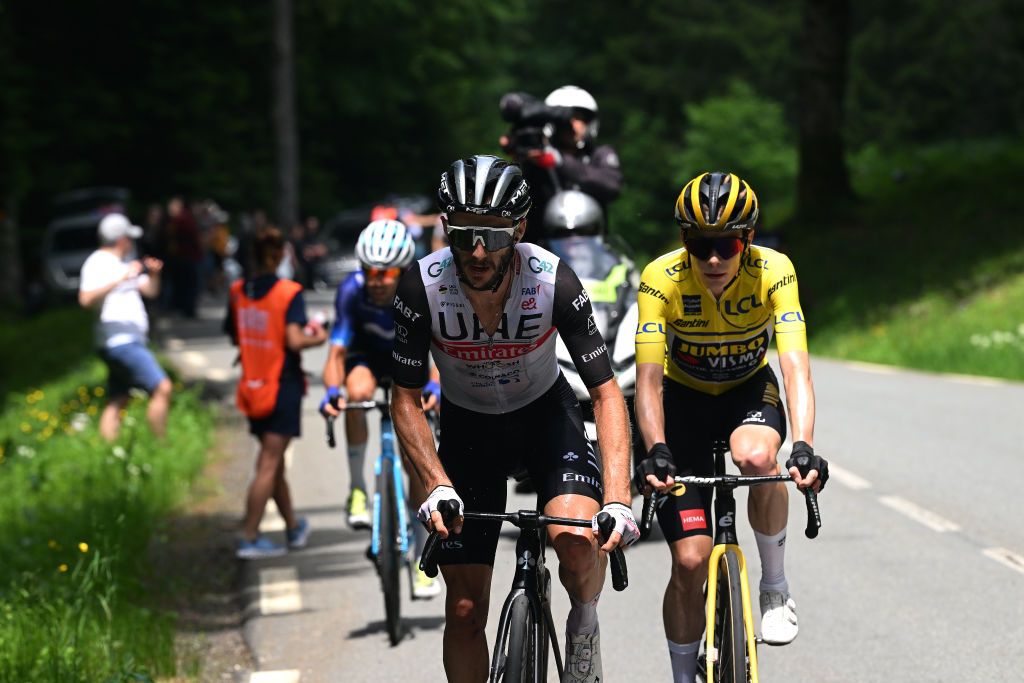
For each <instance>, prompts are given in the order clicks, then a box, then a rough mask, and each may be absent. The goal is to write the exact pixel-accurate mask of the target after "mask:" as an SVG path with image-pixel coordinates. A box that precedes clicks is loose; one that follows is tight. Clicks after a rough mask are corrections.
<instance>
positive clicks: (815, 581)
mask: <svg viewBox="0 0 1024 683" xmlns="http://www.w3.org/2000/svg"><path fill="white" fill-rule="evenodd" d="M328 304H329V302H328V301H327V299H326V298H323V297H322V296H317V295H313V296H312V297H310V303H309V306H310V308H311V309H312V308H314V307H316V308H320V307H323V306H326V305H328ZM217 313H218V312H217V311H215V310H213V309H206V310H205V311H204V315H205V316H207V317H212V316H215V315H217ZM213 328H214V326H213V325H212V324H207V325H206V326H205V327H203V326H202V324H192V326H191V327H190V328H186V327H175V328H174V329H171V330H169V331H168V332H167V336H169V337H171V340H170V342H169V344H170V346H169V348H170V349H172V350H171V356H172V358H174V359H175V360H176V361H177V362H178V363H179V364H181V365H182V366H184V367H188V368H189V369H190V370H191V371H192V372H194V373H198V374H204V373H206V374H208V375H210V376H211V377H212V378H213V379H215V380H228V381H230V379H231V377H232V371H231V369H230V359H231V358H232V357H233V352H232V351H231V350H230V349H229V348H228V347H227V346H226V345H225V343H224V341H223V340H222V339H220V338H216V337H209V336H207V335H208V334H209V332H210V331H212V330H213ZM176 330H181V332H182V334H181V335H180V336H182V337H187V339H186V340H185V341H183V342H176V341H175V339H174V338H175V337H176ZM323 359H324V352H323V350H322V349H318V350H316V351H314V352H309V353H308V354H307V357H306V360H305V365H306V367H307V369H309V370H312V371H314V374H315V377H314V379H313V381H312V383H311V384H312V386H313V387H314V390H313V392H312V395H311V396H310V398H308V399H307V401H306V405H305V413H304V418H303V430H304V434H305V436H304V438H303V439H301V440H299V441H298V442H296V445H295V449H294V453H293V455H292V457H291V464H290V469H289V478H290V481H291V482H292V486H293V492H294V497H295V500H296V502H297V505H298V507H299V508H300V510H301V513H302V514H305V515H307V516H308V517H309V518H310V521H311V523H312V525H313V529H314V532H313V535H312V538H311V543H310V547H309V548H308V549H307V550H304V551H302V552H297V553H293V554H291V555H289V556H287V557H285V558H281V559H279V560H274V561H265V562H253V563H250V564H249V565H248V567H247V577H248V585H249V586H250V588H249V590H248V591H247V595H248V596H249V598H250V601H249V609H248V614H249V619H248V621H247V624H246V637H247V639H248V641H249V644H250V645H251V647H252V648H253V651H254V653H255V654H256V657H257V660H258V662H259V665H260V669H261V670H262V671H261V673H259V674H254V675H253V678H252V680H253V681H261V682H263V683H266V682H268V681H302V682H303V683H307V682H314V681H344V682H346V683H361V682H363V681H366V682H368V683H369V682H371V681H372V682H374V683H377V682H379V681H440V680H444V672H443V669H442V666H441V659H440V646H441V634H442V628H443V620H442V613H443V605H442V602H441V599H440V598H439V599H436V600H434V601H430V602H416V603H411V602H409V601H408V600H406V602H405V604H404V605H403V608H404V613H405V615H406V623H407V626H408V628H409V637H408V638H406V640H405V641H403V642H402V643H401V644H400V645H399V646H398V647H395V648H391V647H389V646H388V643H387V636H386V634H385V632H384V627H383V604H382V599H381V596H380V592H379V588H378V581H377V577H376V574H375V573H374V570H373V568H372V566H371V564H370V563H369V562H368V561H367V560H366V559H365V557H364V552H365V549H366V547H367V545H368V543H369V536H368V534H367V533H366V532H362V533H356V532H352V531H350V530H348V529H347V528H346V527H345V526H344V523H343V514H342V504H343V496H344V492H345V491H347V471H346V468H345V467H343V462H342V459H343V457H344V452H345V451H344V449H343V446H344V443H343V441H342V443H340V444H339V448H338V449H337V450H334V451H331V450H329V449H328V448H327V447H326V445H325V444H324V440H323V438H322V435H323V423H322V420H321V419H320V418H319V416H318V415H317V413H316V411H315V408H316V402H317V400H318V399H319V390H318V389H317V388H316V387H317V386H318V383H319V376H318V373H319V369H320V368H321V367H322V364H323ZM814 378H815V389H816V393H817V398H818V406H819V411H818V420H817V430H816V435H815V436H816V438H815V440H816V443H817V445H818V449H819V451H820V452H822V453H823V454H826V455H827V456H828V457H829V458H830V460H831V461H832V462H833V463H834V465H835V466H836V467H835V474H834V476H833V480H832V481H831V482H830V484H829V487H828V489H827V491H826V494H825V495H824V496H823V497H822V501H821V502H822V514H823V518H824V526H823V529H822V532H821V535H820V537H819V538H818V539H816V540H815V541H808V540H806V539H805V538H803V534H802V528H803V526H802V525H803V515H804V512H803V504H802V500H801V499H800V498H799V497H798V496H795V495H794V496H792V497H791V520H792V521H791V525H790V528H791V532H790V543H789V547H788V552H787V573H788V575H789V577H790V583H791V586H792V589H793V592H794V597H795V598H796V600H797V603H798V606H799V614H800V619H801V622H800V623H801V633H800V636H799V638H798V639H797V640H796V641H795V642H794V643H793V644H792V645H790V646H788V647H785V648H767V647H764V648H761V650H760V651H759V653H760V658H761V671H762V678H763V680H765V681H779V680H786V681H807V682H815V683H817V682H821V681H955V680H968V681H1021V680H1024V674H1021V673H1020V671H1022V670H1024V648H1022V647H1021V645H1020V643H1022V642H1024V619H1022V608H1024V557H1022V556H1024V527H1022V525H1021V524H1020V523H1019V519H1020V516H1021V512H1022V511H1024V503H1022V502H1021V498H1020V495H1019V488H1020V486H1021V485H1024V458H1022V457H1021V456H1022V447H1021V444H1022V442H1024V421H1022V419H1021V417H1020V414H1021V411H1022V410H1024V385H1020V384H1009V383H1000V382H994V381H993V382H990V381H985V380H977V379H971V378H957V377H948V376H936V375H929V374H924V373H916V372H903V371H894V370H890V369H886V368H879V367H877V366H866V365H857V364H846V363H837V362H831V361H826V360H823V359H815V360H814ZM339 432H341V430H339ZM373 442H374V437H373V436H371V444H372V443H373ZM368 468H369V466H368ZM369 474H370V473H369V472H368V475H369ZM531 506H532V501H531V500H530V499H529V498H528V497H524V496H516V495H510V499H509V507H510V508H527V507H531ZM634 508H635V509H637V510H638V509H639V505H634ZM740 509H741V510H742V509H744V508H743V505H742V500H741V507H740ZM265 526H266V527H267V529H268V530H270V531H271V532H272V533H280V532H279V531H275V529H279V527H280V521H279V519H278V518H275V517H274V515H273V514H270V515H268V519H267V521H266V524H265ZM740 534H741V535H740V538H741V542H742V543H744V544H745V545H746V547H747V548H748V549H750V551H751V555H750V557H749V561H750V565H751V581H752V583H755V585H756V581H757V580H758V578H759V576H760V568H759V566H758V562H757V556H756V552H754V546H753V543H752V535H751V533H750V531H749V527H747V526H745V525H741V526H740ZM513 551H514V537H513V536H512V534H511V533H509V534H507V535H506V536H505V537H503V540H502V542H501V544H500V545H499V548H498V560H497V567H496V570H495V576H494V582H493V590H492V616H491V619H490V624H489V626H490V629H489V639H491V640H493V632H494V627H495V624H496V621H497V610H498V609H500V603H501V600H502V599H503V598H504V595H505V593H506V591H507V587H508V586H509V584H510V581H511V575H512V567H511V557H512V555H513ZM628 561H629V566H630V576H631V585H630V587H629V589H628V590H627V591H626V592H625V593H621V594H616V593H614V592H613V591H612V590H611V586H610V581H609V584H608V586H607V587H606V590H605V593H604V595H603V597H602V600H601V607H600V614H601V630H602V647H603V661H604V670H605V674H606V679H607V680H609V681H632V680H647V681H666V680H669V677H670V672H669V666H668V659H667V654H666V651H665V645H664V636H663V633H662V630H661V625H660V611H661V595H662V591H663V589H664V584H665V582H666V580H667V577H668V567H667V552H666V550H665V548H664V545H663V543H662V542H660V541H654V542H647V543H644V544H642V545H640V546H638V547H636V548H634V549H632V550H631V551H630V552H629V553H628ZM549 562H550V564H551V565H552V569H553V570H554V565H556V564H557V560H556V559H555V558H554V556H553V553H552V555H551V556H550V557H549ZM553 573H554V571H553ZM405 597H406V598H407V597H408V594H407V593H406V596H405ZM566 609H567V600H566V598H565V597H564V593H562V592H561V591H560V590H559V589H558V588H556V589H555V595H554V611H555V613H556V614H555V620H556V623H558V624H560V623H563V620H564V615H565V612H566ZM552 680H553V679H552Z"/></svg>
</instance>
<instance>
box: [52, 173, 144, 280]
mask: <svg viewBox="0 0 1024 683" xmlns="http://www.w3.org/2000/svg"><path fill="white" fill-rule="evenodd" d="M128 196H129V193H128V190H126V189H124V188H121V187H89V188H82V189H78V190H72V191H70V192H65V193H63V194H60V195H58V196H57V197H56V198H55V199H54V201H53V205H54V209H53V213H54V218H53V220H51V221H50V224H49V225H47V226H46V235H45V236H44V237H43V247H42V261H43V280H44V282H45V283H46V287H47V289H49V290H50V291H51V292H55V293H57V294H73V293H75V292H77V291H78V282H79V274H80V272H81V270H82V264H83V263H85V259H86V258H88V257H89V254H91V253H92V252H93V251H94V250H95V249H96V247H98V246H99V237H98V235H97V230H98V228H99V224H100V220H102V219H103V217H104V216H106V215H107V214H109V213H114V212H123V211H124V210H125V209H124V205H125V203H126V202H127V201H128Z"/></svg>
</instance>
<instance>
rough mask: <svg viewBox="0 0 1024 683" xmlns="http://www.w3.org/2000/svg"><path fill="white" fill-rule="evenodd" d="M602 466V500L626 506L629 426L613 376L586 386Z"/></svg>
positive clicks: (627, 494) (622, 400)
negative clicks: (592, 409) (588, 390)
mask: <svg viewBox="0 0 1024 683" xmlns="http://www.w3.org/2000/svg"><path fill="white" fill-rule="evenodd" d="M590 398H591V400H592V401H593V402H594V420H595V421H596V422H597V442H598V443H599V444H601V461H602V465H603V467H604V473H603V479H604V502H605V503H622V504H623V505H625V506H627V507H628V506H629V504H630V502H631V500H632V496H630V493H629V479H630V475H629V455H630V430H629V418H628V416H627V414H626V401H625V399H623V398H622V390H621V389H620V388H619V384H618V382H616V381H615V379H614V378H612V379H610V380H608V381H607V382H605V383H604V384H599V385H597V386H596V387H594V388H593V389H591V390H590Z"/></svg>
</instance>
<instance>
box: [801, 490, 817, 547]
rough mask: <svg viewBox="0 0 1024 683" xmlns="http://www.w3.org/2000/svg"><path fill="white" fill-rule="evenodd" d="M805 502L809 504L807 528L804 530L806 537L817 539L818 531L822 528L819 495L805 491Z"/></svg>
mask: <svg viewBox="0 0 1024 683" xmlns="http://www.w3.org/2000/svg"><path fill="white" fill-rule="evenodd" d="M804 502H805V503H806V504H807V528H806V529H804V535H805V536H807V538H817V536H818V530H819V529H820V528H821V510H819V509H818V494H817V493H815V492H814V491H813V490H812V489H805V490H804Z"/></svg>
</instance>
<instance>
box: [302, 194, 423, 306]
mask: <svg viewBox="0 0 1024 683" xmlns="http://www.w3.org/2000/svg"><path fill="white" fill-rule="evenodd" d="M392 209H394V213H395V217H397V216H398V214H399V213H404V212H410V213H412V214H415V215H417V216H419V215H424V214H428V213H429V212H431V211H433V210H434V204H433V201H432V200H431V199H430V198H429V197H426V196H421V195H410V196H390V197H386V198H385V199H384V200H382V201H380V202H376V203H374V204H371V205H366V206H362V207H359V208H355V209H346V210H344V211H341V212H339V213H338V214H336V215H335V216H334V217H333V218H331V219H329V220H328V221H326V222H325V223H324V227H323V228H321V230H320V239H322V240H323V243H324V245H325V246H326V247H327V255H326V256H325V257H324V258H323V259H322V260H320V261H319V262H318V263H317V264H316V268H315V271H314V273H313V278H312V281H313V287H314V288H315V289H318V290H325V289H333V288H335V287H337V286H338V284H339V283H341V281H342V280H344V279H345V278H346V277H348V275H349V273H354V272H355V271H357V270H359V259H357V258H356V254H355V251H356V240H358V238H359V233H360V232H362V231H363V228H365V227H366V226H367V225H368V224H369V223H370V221H371V220H372V217H375V216H376V217H379V216H380V215H381V212H383V213H389V212H390V210H392ZM429 233H430V230H429V228H427V229H425V230H424V237H423V239H421V240H420V242H421V243H422V248H417V250H416V256H417V258H418V257H420V256H423V255H424V254H426V253H427V249H428V245H429V242H430V234H429Z"/></svg>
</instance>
